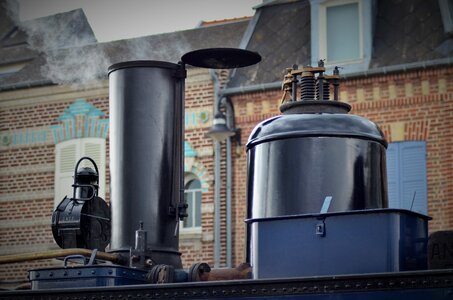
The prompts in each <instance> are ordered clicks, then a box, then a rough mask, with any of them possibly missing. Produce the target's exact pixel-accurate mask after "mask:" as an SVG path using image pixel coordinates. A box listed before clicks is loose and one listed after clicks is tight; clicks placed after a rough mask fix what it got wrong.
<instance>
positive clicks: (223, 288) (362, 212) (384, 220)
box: [0, 48, 453, 299]
mask: <svg viewBox="0 0 453 300" xmlns="http://www.w3.org/2000/svg"><path fill="white" fill-rule="evenodd" d="M260 59H261V58H260V56H259V55H258V54H257V53H254V52H250V51H246V50H238V49H228V48H218V49H207V50H206V49H205V50H198V51H194V52H190V53H187V54H186V55H184V56H183V57H182V61H181V62H179V63H178V64H174V63H169V62H161V61H130V62H123V63H118V64H115V65H112V66H111V67H110V68H109V70H108V72H109V80H110V91H109V92H110V122H111V127H110V128H111V129H110V171H111V184H110V186H111V207H108V206H107V204H106V203H105V202H104V200H103V199H101V198H100V197H98V195H97V194H98V193H97V191H98V186H97V182H98V172H97V167H96V163H95V162H94V161H93V160H91V159H90V158H85V157H84V158H82V159H81V160H80V161H79V163H78V164H77V165H76V167H75V172H74V173H75V175H74V184H73V188H74V192H73V195H72V197H66V198H65V199H63V201H62V202H61V203H60V205H58V207H57V208H56V210H55V212H54V213H53V216H52V233H53V235H54V238H55V241H56V242H57V244H58V245H59V246H60V247H61V248H63V250H61V251H59V252H58V251H57V252H54V253H48V254H49V256H46V257H52V256H63V257H64V266H63V267H59V268H44V269H33V270H30V271H29V278H30V282H31V290H24V291H8V292H1V293H0V299H12V298H17V299H199V298H203V299H211V298H229V299H239V298H240V299H245V298H250V299H259V298H262V299H264V298H274V299H382V298H391V299H453V270H452V269H442V270H432V269H428V264H427V244H428V221H429V219H430V218H429V217H428V216H425V215H422V214H419V213H416V212H413V211H409V210H404V209H390V208H388V199H387V183H386V182H387V180H386V169H385V168H386V167H385V156H386V147H387V143H386V141H385V138H384V135H383V133H382V131H381V130H380V129H379V127H378V126H377V125H376V124H375V123H373V122H371V121H369V120H367V119H365V118H362V117H359V116H355V115H351V114H349V111H350V108H351V107H350V106H349V105H348V104H347V103H344V102H341V101H339V99H338V86H339V79H340V76H339V73H338V69H335V71H334V74H333V75H326V74H325V68H324V66H323V63H322V62H320V63H319V65H318V66H317V67H302V68H300V69H299V68H298V67H297V66H293V67H292V68H288V69H287V72H286V74H285V77H284V80H283V85H282V86H283V90H284V94H283V96H282V104H281V106H280V111H281V112H282V114H281V115H279V116H276V117H273V118H271V119H268V120H265V121H263V122H261V123H260V124H258V125H257V126H256V127H255V129H254V130H253V131H252V133H251V135H250V137H249V141H248V143H247V159H248V164H247V172H248V182H247V202H248V203H247V204H248V205H247V220H246V224H247V244H246V252H247V259H246V260H247V263H245V264H243V265H241V266H239V267H237V268H234V269H214V268H211V267H210V266H209V265H208V264H206V263H203V262H200V263H196V264H194V265H193V266H192V267H191V268H190V269H189V270H185V269H183V268H182V263H181V258H180V255H181V253H180V252H179V250H178V248H179V247H178V243H179V241H178V228H179V226H178V225H179V221H180V220H182V219H184V217H185V216H186V208H187V204H185V203H184V197H183V189H182V188H183V172H184V170H183V152H182V147H183V139H184V137H183V109H184V107H183V105H184V79H185V77H186V68H185V65H186V64H189V65H193V66H197V67H206V68H218V69H225V68H238V67H244V66H247V65H251V64H254V63H257V62H259V60H260ZM332 86H333V89H332ZM331 90H333V93H334V95H333V100H329V99H330V95H329V94H330V91H331ZM139 116H140V117H139ZM144 137H147V138H144ZM83 160H89V161H90V162H91V163H92V165H93V166H94V169H93V168H86V167H85V168H79V164H80V163H81V161H83ZM294 166H297V167H294ZM108 245H109V246H108ZM107 246H108V249H107V252H106V247H107ZM44 256H45V255H43V257H44ZM8 259H9V260H8ZM26 259H27V258H26V257H25V258H24V260H26ZM13 260H14V258H11V257H10V258H8V257H3V258H0V262H1V263H5V262H11V261H13ZM15 261H19V260H18V259H17V257H16V260H15ZM73 261H80V262H81V264H79V265H77V264H76V265H74V264H73V263H71V262H73Z"/></svg>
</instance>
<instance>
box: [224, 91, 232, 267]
mask: <svg viewBox="0 0 453 300" xmlns="http://www.w3.org/2000/svg"><path fill="white" fill-rule="evenodd" d="M224 99H225V98H224ZM228 103H229V102H228ZM226 115H227V119H226V121H227V127H228V128H234V127H231V125H232V124H231V122H230V118H231V117H232V118H234V115H232V114H231V113H228V107H227V114H226ZM231 171H232V163H231V136H229V137H228V138H227V140H226V172H227V173H226V267H227V268H231V266H232V262H231V252H232V251H231V181H232V172H231Z"/></svg>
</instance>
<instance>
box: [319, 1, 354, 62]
mask: <svg viewBox="0 0 453 300" xmlns="http://www.w3.org/2000/svg"><path fill="white" fill-rule="evenodd" d="M359 5H360V3H359V2H358V1H354V2H349V3H344V4H340V5H338V4H337V2H333V3H326V5H322V6H321V7H320V22H321V23H322V25H323V26H320V29H321V32H320V41H319V42H320V48H319V50H320V55H321V57H323V58H325V60H326V64H335V63H344V62H348V61H354V60H355V61H357V60H359V59H361V58H362V38H361V34H360V28H361V20H360V14H359V11H360V9H359Z"/></svg>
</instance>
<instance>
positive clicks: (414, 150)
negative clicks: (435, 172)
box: [387, 141, 428, 214]
mask: <svg viewBox="0 0 453 300" xmlns="http://www.w3.org/2000/svg"><path fill="white" fill-rule="evenodd" d="M426 176H427V175H426V142H424V141H407V142H397V143H390V144H389V145H388V148H387V185H388V196H389V207H391V208H404V209H409V210H413V211H416V212H419V213H422V214H427V213H428V191H427V177H426Z"/></svg>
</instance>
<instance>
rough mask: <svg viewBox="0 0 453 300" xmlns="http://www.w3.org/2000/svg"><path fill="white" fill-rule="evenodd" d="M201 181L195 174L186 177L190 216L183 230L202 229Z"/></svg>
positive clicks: (185, 189) (183, 224)
mask: <svg viewBox="0 0 453 300" xmlns="http://www.w3.org/2000/svg"><path fill="white" fill-rule="evenodd" d="M201 192H202V189H201V181H200V180H199V179H198V178H197V177H196V176H195V175H193V174H189V175H188V176H186V180H185V186H184V200H185V202H186V203H187V205H188V208H187V214H188V216H187V217H186V218H185V219H184V221H183V222H182V230H183V231H184V230H200V229H201Z"/></svg>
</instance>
